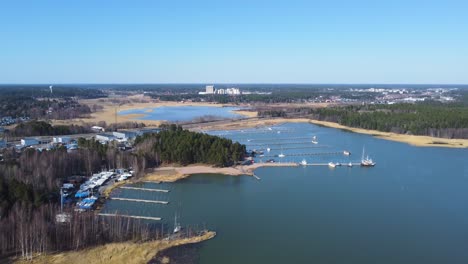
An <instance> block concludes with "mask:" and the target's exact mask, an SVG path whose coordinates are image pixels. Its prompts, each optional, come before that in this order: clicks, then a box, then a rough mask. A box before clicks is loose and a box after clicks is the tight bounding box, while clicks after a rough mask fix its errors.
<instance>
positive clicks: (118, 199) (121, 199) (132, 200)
mask: <svg viewBox="0 0 468 264" xmlns="http://www.w3.org/2000/svg"><path fill="white" fill-rule="evenodd" d="M109 199H110V200H117V201H128V202H139V203H156V204H168V203H169V202H167V201H156V200H143V199H132V198H121V197H111V198H109Z"/></svg>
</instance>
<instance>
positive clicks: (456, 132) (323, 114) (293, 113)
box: [259, 103, 468, 138]
mask: <svg viewBox="0 0 468 264" xmlns="http://www.w3.org/2000/svg"><path fill="white" fill-rule="evenodd" d="M259 115H260V116H262V117H297V116H306V117H308V118H312V119H316V120H322V121H330V122H336V123H338V124H341V125H345V126H349V127H356V128H364V129H372V130H378V131H383V132H394V133H399V134H411V135H424V136H432V137H441V138H468V107H467V106H465V105H463V104H441V103H419V104H394V105H350V106H344V107H338V106H337V107H326V108H289V109H279V110H265V111H259Z"/></svg>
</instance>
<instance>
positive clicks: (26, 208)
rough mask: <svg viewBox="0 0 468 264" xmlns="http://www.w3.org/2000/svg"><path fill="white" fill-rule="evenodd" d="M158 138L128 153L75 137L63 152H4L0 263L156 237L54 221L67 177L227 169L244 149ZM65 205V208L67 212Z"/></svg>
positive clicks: (125, 223) (124, 224) (126, 228)
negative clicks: (176, 166)
mask: <svg viewBox="0 0 468 264" xmlns="http://www.w3.org/2000/svg"><path fill="white" fill-rule="evenodd" d="M162 128H163V131H161V132H160V133H159V134H145V135H143V136H141V137H138V138H137V139H136V140H135V146H134V149H133V150H130V151H122V150H119V149H118V147H117V145H116V144H113V143H110V144H107V145H104V144H101V143H100V142H98V141H96V140H94V139H88V140H87V139H84V138H80V139H79V140H78V146H79V148H78V149H77V150H76V151H72V152H68V151H67V150H66V149H65V148H63V147H59V148H56V149H52V150H50V151H38V150H35V149H26V150H25V151H22V152H21V153H18V152H17V151H16V150H15V149H5V150H3V152H2V153H1V154H2V155H3V161H2V162H0V259H1V258H2V256H3V257H5V256H11V255H20V256H24V257H30V256H31V254H33V253H42V252H51V251H60V250H70V249H80V248H85V247H88V246H93V245H97V244H102V243H107V242H113V241H124V240H128V239H132V240H145V239H150V238H154V237H155V236H159V235H160V233H158V232H156V233H155V232H154V230H153V229H150V228H149V227H148V226H146V225H144V224H141V223H139V222H138V221H130V220H128V219H111V220H103V219H101V218H98V217H96V216H95V215H94V213H92V212H91V213H82V214H80V213H75V212H72V211H70V212H71V220H70V222H69V223H66V224H60V223H57V222H55V215H56V214H57V213H58V212H59V207H60V206H59V202H60V197H59V186H61V185H62V183H63V182H65V181H66V179H67V178H68V177H70V176H74V175H84V176H90V175H92V174H93V173H96V172H99V171H101V170H106V169H116V168H130V167H131V168H132V169H133V170H134V171H135V177H136V178H139V177H141V176H143V175H144V173H145V171H146V170H147V169H148V168H152V167H155V166H159V165H160V164H165V163H180V164H184V165H186V164H191V163H198V162H203V163H207V164H212V165H215V166H229V165H231V164H233V163H235V162H237V161H239V160H241V159H242V158H243V155H244V153H245V145H241V144H239V143H233V142H232V141H230V140H227V139H223V138H219V137H215V136H209V135H206V134H201V133H195V132H190V131H187V130H183V129H182V128H181V127H180V126H176V125H164V126H163V127H162ZM71 209H72V208H68V209H67V210H71Z"/></svg>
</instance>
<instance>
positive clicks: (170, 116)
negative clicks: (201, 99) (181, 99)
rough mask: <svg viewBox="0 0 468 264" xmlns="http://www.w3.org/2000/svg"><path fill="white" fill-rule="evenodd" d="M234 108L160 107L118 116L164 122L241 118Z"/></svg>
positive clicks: (131, 111) (121, 112)
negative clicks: (132, 116)
mask: <svg viewBox="0 0 468 264" xmlns="http://www.w3.org/2000/svg"><path fill="white" fill-rule="evenodd" d="M238 109H239V108H236V107H214V106H161V107H154V108H144V109H131V110H124V111H120V112H119V115H129V114H143V115H144V116H142V117H138V118H136V119H137V120H166V121H173V122H175V121H190V120H193V119H195V118H199V117H203V116H216V117H220V118H236V117H241V115H238V114H236V113H234V112H232V111H233V110H238Z"/></svg>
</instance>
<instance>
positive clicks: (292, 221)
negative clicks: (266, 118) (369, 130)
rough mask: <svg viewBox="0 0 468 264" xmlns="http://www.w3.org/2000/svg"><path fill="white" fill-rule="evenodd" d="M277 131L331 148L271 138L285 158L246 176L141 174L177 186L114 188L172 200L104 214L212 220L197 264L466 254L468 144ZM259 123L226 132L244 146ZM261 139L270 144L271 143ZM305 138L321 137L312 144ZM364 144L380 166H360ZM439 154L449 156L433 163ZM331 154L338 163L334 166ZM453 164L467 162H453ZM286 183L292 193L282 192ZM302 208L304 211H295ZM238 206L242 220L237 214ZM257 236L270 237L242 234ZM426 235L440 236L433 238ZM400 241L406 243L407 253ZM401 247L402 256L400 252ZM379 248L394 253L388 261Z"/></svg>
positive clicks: (109, 207)
mask: <svg viewBox="0 0 468 264" xmlns="http://www.w3.org/2000/svg"><path fill="white" fill-rule="evenodd" d="M272 129H273V130H275V129H281V130H282V131H283V130H288V131H289V133H287V134H286V133H280V134H274V133H273V134H271V135H269V136H268V138H272V140H271V141H267V142H266V143H277V142H287V140H282V141H279V140H278V141H277V140H276V139H275V138H274V136H277V137H278V138H279V139H280V138H281V139H287V138H288V137H305V136H304V135H310V134H316V135H317V138H318V139H319V144H317V146H321V145H322V144H323V145H327V146H329V149H327V150H329V151H320V149H317V152H315V153H314V149H310V151H304V150H302V149H299V148H297V149H295V147H301V146H300V145H298V144H295V145H289V144H287V143H284V144H279V145H277V146H276V147H275V146H271V147H269V148H270V152H269V153H267V152H266V151H265V153H264V154H265V156H266V155H272V156H274V155H279V154H281V153H283V155H285V157H284V158H282V159H280V158H274V159H275V160H276V162H275V163H271V166H270V165H267V163H266V162H265V165H267V166H262V165H263V163H261V161H262V160H263V161H265V160H266V159H267V158H266V157H263V159H262V158H260V157H258V156H257V157H254V158H253V160H254V161H255V162H254V164H253V165H250V166H242V169H243V170H244V172H245V174H248V175H252V174H254V176H253V177H250V176H249V177H242V176H241V177H238V176H227V175H219V174H206V173H202V174H197V175H192V176H190V177H187V178H184V179H183V180H180V181H177V182H175V183H171V184H167V183H161V184H155V183H153V182H141V183H138V185H132V186H133V187H138V188H148V189H149V188H158V189H168V190H169V189H170V192H169V193H162V192H153V191H142V190H135V189H117V190H116V192H119V191H120V190H121V191H122V192H121V193H116V194H118V196H119V197H123V198H130V199H141V200H167V201H170V203H169V204H166V205H164V206H157V205H155V204H153V203H145V202H135V203H130V202H128V203H125V202H122V201H118V200H112V199H111V200H108V201H107V202H106V204H105V206H104V208H103V210H102V213H108V214H114V213H115V212H119V213H122V214H125V215H130V216H147V217H158V218H162V219H163V220H161V221H159V223H161V225H164V226H166V227H167V229H168V230H170V231H171V232H172V230H173V229H174V215H175V214H177V224H180V225H181V226H188V225H192V226H195V225H197V224H200V223H206V225H207V228H209V229H213V230H216V231H217V232H218V233H219V234H222V235H219V236H217V238H216V240H213V241H211V242H210V243H207V244H205V245H204V246H203V247H202V248H200V249H199V250H198V251H197V253H198V254H199V256H200V263H205V264H214V263H224V262H225V260H226V259H230V260H231V261H232V263H245V262H246V261H245V258H243V257H242V256H240V255H239V254H238V251H242V252H244V254H249V255H250V256H251V261H249V262H248V263H278V262H282V263H291V262H294V263H309V262H310V259H311V254H313V258H314V260H316V262H319V263H343V262H352V263H384V264H391V263H420V262H424V263H444V260H447V259H453V256H454V255H456V256H458V257H460V259H465V258H468V254H467V253H466V250H465V246H464V241H465V240H466V238H465V236H464V235H463V234H462V233H460V230H464V229H467V230H468V224H466V223H468V214H466V213H460V212H464V211H463V208H465V207H466V204H465V202H464V201H466V200H467V199H468V194H467V193H466V190H465V189H466V185H467V184H468V180H467V179H466V177H464V176H463V175H466V172H468V167H467V165H466V163H465V162H464V161H465V159H466V158H467V154H466V150H463V149H459V150H450V151H447V150H443V149H434V150H433V151H432V152H429V151H427V149H423V148H416V147H411V146H408V145H406V144H402V143H397V142H392V141H386V140H382V139H378V138H373V137H371V136H368V135H360V134H354V133H347V132H343V131H341V130H337V129H331V128H323V127H317V126H314V125H310V124H285V125H281V126H278V127H272ZM250 131H253V132H252V133H250ZM255 131H260V129H251V130H247V129H246V130H244V132H239V131H232V132H230V133H229V134H228V135H225V137H226V138H229V139H231V138H232V139H233V140H235V139H236V136H237V135H241V134H244V135H247V136H246V137H248V138H249V139H251V141H250V142H247V143H246V144H247V149H254V147H253V146H252V145H249V144H250V143H252V144H256V142H255V139H263V137H264V136H265V135H263V134H262V133H257V132H255ZM218 132H219V131H213V132H208V133H213V134H215V133H218ZM308 138H309V137H308ZM264 146H265V147H264V148H265V149H266V147H268V146H269V144H264ZM304 146H314V145H313V143H311V142H307V143H304ZM363 146H365V156H364V159H366V158H367V155H368V154H369V159H371V158H372V159H373V162H374V163H378V164H377V165H375V166H374V167H366V166H361V162H362V156H361V152H362V149H363ZM345 150H346V151H347V152H349V154H350V155H346V154H345V153H344V151H345ZM323 153H332V154H333V155H323ZM401 153H405V155H401ZM304 154H314V155H313V156H311V157H307V156H302V155H304ZM268 159H270V158H268ZM303 160H305V162H302V161H303ZM428 160H429V161H431V162H428ZM440 161H443V162H442V163H437V166H433V165H432V164H435V163H436V162H440ZM449 161H450V162H449ZM330 162H332V163H334V164H335V165H336V164H338V163H339V164H340V166H335V168H331V167H330V166H329V163H330ZM350 163H351V165H352V167H350V166H349V165H350ZM453 163H456V164H462V166H452V165H451V164H453ZM395 164H398V166H395ZM251 170H254V171H253V172H251ZM448 172H450V173H448ZM402 175H405V176H404V177H403V176H402ZM442 175H443V177H441V176H442ZM254 179H255V180H254ZM260 179H261V180H260ZM442 179H443V180H442ZM285 186H289V188H291V189H292V190H294V191H293V192H287V193H284V194H283V193H282V194H281V195H278V194H279V192H281V190H284V188H285ZM446 190H450V191H446ZM434 193H437V194H438V195H436V196H434V195H433V194H434ZM439 194H440V195H439ZM114 195H115V194H114ZM162 195H164V196H168V197H167V199H165V198H162V197H159V196H162ZM421 204H424V205H425V206H421ZM441 207H443V208H445V209H444V213H440V208H441ZM298 211H299V212H300V214H301V217H299V218H292V216H294V215H297V214H298ZM278 212H280V213H278ZM233 214H236V221H233V219H232V215H233ZM249 219H255V221H251V220H249ZM343 219H347V220H346V221H343ZM142 221H151V220H145V219H142ZM285 223H286V224H285ZM311 223H313V224H311ZM278 227H281V228H280V230H281V231H278ZM389 227H391V231H388V230H389ZM275 230H276V231H278V232H281V236H282V239H281V240H277V239H276V238H277V236H278V234H277V232H276V231H275ZM252 234H256V237H259V239H260V238H261V240H262V241H263V243H258V242H257V241H255V240H253V239H245V237H250V236H251V235H252ZM382 235H384V236H382ZM427 236H434V237H438V239H437V240H429V239H427ZM336 241H339V242H336ZM449 241H451V242H450V243H448V242H449ZM356 244H359V246H355V245H356ZM232 245H236V249H237V250H236V251H232V248H231V246H232ZM383 245H385V246H383ZM273 247H280V248H281V254H280V253H278V254H275V253H273V254H266V252H271V251H270V249H271V248H273ZM363 247H364V248H365V249H366V250H365V251H363ZM402 247H403V248H405V250H403V251H401V250H400V249H401V248H402ZM434 248H436V249H437V250H434ZM406 249H408V250H406ZM395 251H400V252H403V254H401V255H399V256H398V257H395V255H394V252H395ZM308 252H310V254H309V253H308ZM332 252H339V253H340V254H339V255H336V254H333V253H332ZM357 252H358V253H359V254H356V253H357ZM369 252H370V253H369ZM373 252H376V253H373ZM291 256H294V257H293V259H291ZM382 256H388V259H389V261H386V259H387V258H382Z"/></svg>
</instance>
